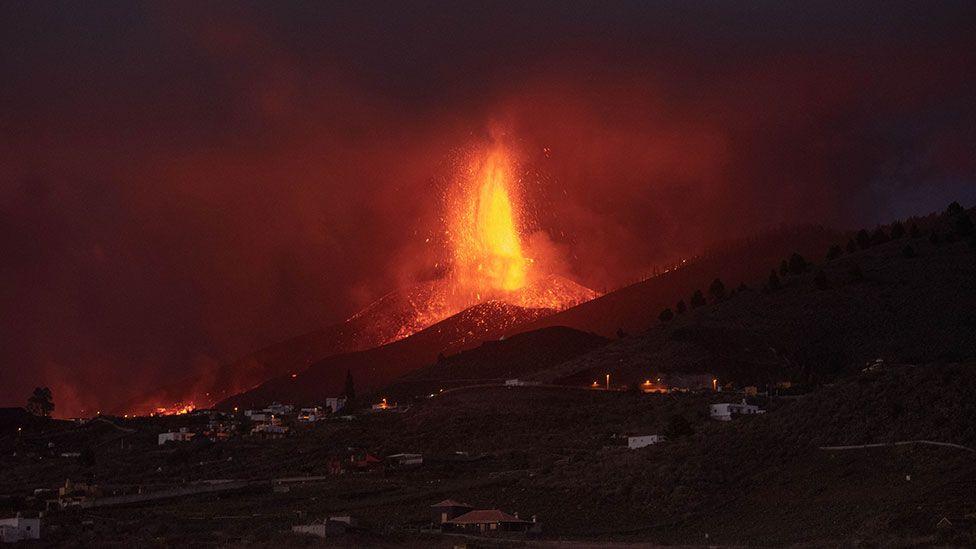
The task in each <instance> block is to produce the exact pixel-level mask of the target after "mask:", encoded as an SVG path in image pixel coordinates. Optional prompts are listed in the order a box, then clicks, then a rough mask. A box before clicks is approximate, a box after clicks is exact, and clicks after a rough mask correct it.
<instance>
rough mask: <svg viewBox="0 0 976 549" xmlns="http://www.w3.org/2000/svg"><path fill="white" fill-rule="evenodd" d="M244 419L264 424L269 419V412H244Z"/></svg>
mask: <svg viewBox="0 0 976 549" xmlns="http://www.w3.org/2000/svg"><path fill="white" fill-rule="evenodd" d="M244 417H246V418H248V419H250V420H251V421H255V422H264V421H268V420H269V419H271V412H267V411H265V410H244Z"/></svg>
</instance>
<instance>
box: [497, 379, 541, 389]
mask: <svg viewBox="0 0 976 549" xmlns="http://www.w3.org/2000/svg"><path fill="white" fill-rule="evenodd" d="M536 385H542V382H541V381H526V380H524V379H518V378H515V379H506V380H505V386H506V387H533V386H536Z"/></svg>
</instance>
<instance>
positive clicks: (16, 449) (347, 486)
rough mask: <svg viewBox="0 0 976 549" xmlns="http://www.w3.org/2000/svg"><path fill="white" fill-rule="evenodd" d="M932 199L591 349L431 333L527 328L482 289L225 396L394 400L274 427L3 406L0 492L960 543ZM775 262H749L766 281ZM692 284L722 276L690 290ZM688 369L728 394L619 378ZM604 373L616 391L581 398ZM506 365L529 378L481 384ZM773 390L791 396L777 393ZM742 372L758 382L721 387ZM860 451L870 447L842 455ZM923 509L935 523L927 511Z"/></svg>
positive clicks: (949, 283)
mask: <svg viewBox="0 0 976 549" xmlns="http://www.w3.org/2000/svg"><path fill="white" fill-rule="evenodd" d="M950 213H951V210H950ZM950 213H946V214H942V215H939V216H930V217H928V218H924V219H920V220H916V222H917V224H918V227H916V230H914V231H908V230H905V229H901V230H899V229H897V228H895V227H894V226H892V227H884V228H879V230H880V231H881V232H878V231H874V232H875V233H877V234H878V235H881V236H877V238H875V239H874V241H872V242H867V241H866V240H863V239H862V241H863V245H857V244H855V245H853V246H851V247H850V249H849V250H848V249H847V246H846V241H847V238H848V237H851V238H857V236H856V235H853V234H852V235H847V236H844V237H839V236H838V237H837V240H836V242H835V243H836V244H838V245H839V246H841V247H842V248H844V249H842V250H841V252H840V253H837V252H836V250H835V251H834V252H833V253H831V254H830V255H831V259H829V260H826V259H824V256H825V254H826V252H827V250H826V248H827V247H829V244H828V246H825V249H824V250H822V251H820V252H819V253H816V254H814V253H811V254H809V255H807V259H808V261H807V262H802V263H801V262H798V261H795V260H794V261H788V263H792V264H793V265H792V266H790V265H788V266H787V267H786V269H785V270H784V273H783V274H782V275H781V276H780V275H778V276H777V277H776V279H777V280H778V283H775V284H774V283H772V282H771V281H768V280H767V281H765V284H764V281H763V280H758V281H751V282H747V284H748V287H746V288H739V287H738V284H736V283H735V282H732V281H731V280H729V277H728V275H727V274H726V273H724V272H715V273H713V274H709V275H707V276H706V275H704V274H703V275H702V277H703V278H702V280H707V282H704V283H703V284H702V285H701V286H698V285H697V284H685V285H684V286H682V287H685V286H686V287H687V288H686V289H683V290H682V292H679V293H675V294H674V295H672V296H670V297H669V298H667V299H666V300H665V298H664V297H661V298H660V300H661V303H664V305H661V304H660V303H659V302H658V298H654V299H653V300H650V301H647V302H643V303H640V302H636V303H628V304H627V305H626V307H627V308H628V309H629V310H632V311H634V314H635V315H636V311H638V310H643V311H645V312H646V315H645V318H646V319H647V320H646V323H645V325H644V326H643V328H641V329H632V330H631V331H630V333H629V334H622V337H619V338H617V339H615V340H612V341H610V340H608V339H606V338H605V337H603V336H600V335H596V334H594V333H589V332H586V331H580V330H577V329H573V328H567V327H561V328H552V327H549V328H543V329H539V330H533V331H529V332H526V333H521V334H518V335H512V336H508V337H505V338H504V340H500V341H487V342H484V343H481V344H480V345H478V346H476V347H474V348H470V349H467V350H461V349H462V348H463V347H462V346H460V345H457V344H456V343H454V342H457V341H460V340H465V338H468V337H470V335H471V333H470V332H469V331H467V330H466V329H465V328H464V327H467V326H491V327H492V328H491V329H490V330H489V329H488V328H485V330H484V331H483V332H478V337H481V338H484V339H488V340H491V339H499V337H500V336H501V335H503V334H506V333H507V330H509V329H512V328H513V327H512V326H499V325H498V324H495V323H492V321H493V320H496V317H495V316H494V315H496V314H500V315H502V317H503V318H509V317H510V315H512V314H514V313H520V312H521V313H524V314H525V315H526V316H524V317H520V318H521V320H520V322H521V323H523V324H522V325H524V322H525V320H526V319H532V318H536V317H533V315H537V316H538V315H541V314H547V312H538V313H537V312H534V311H532V310H522V311H513V310H510V309H508V308H506V307H505V306H503V305H499V304H497V303H488V304H485V305H483V306H479V307H476V308H474V309H470V310H468V311H466V312H465V313H462V316H461V317H460V318H463V319H464V322H458V321H457V319H456V318H453V319H449V321H445V322H444V323H441V324H438V325H436V326H434V327H432V328H431V329H429V330H425V331H424V332H421V333H418V334H416V335H414V336H412V337H410V338H407V339H404V340H402V341H399V342H397V343H394V344H391V345H387V346H384V347H380V348H377V349H371V350H369V351H365V352H360V353H350V354H346V355H338V356H334V357H331V358H328V359H326V360H324V361H322V362H320V363H317V364H315V365H313V366H311V367H310V368H309V369H308V370H307V371H306V372H304V373H302V374H300V375H298V376H297V377H295V378H291V377H290V376H286V377H284V378H280V379H277V380H273V381H272V382H269V383H266V384H264V385H262V386H261V387H259V388H258V389H256V390H255V391H251V392H249V393H245V394H244V395H242V396H240V397H236V399H235V400H229V401H225V403H224V406H225V407H226V408H227V409H229V407H232V406H245V405H251V404H255V405H265V404H267V403H269V402H271V401H272V400H282V401H290V402H296V403H303V402H304V401H308V402H316V401H319V400H320V399H321V398H322V397H323V396H325V394H327V393H328V392H329V391H333V392H338V391H341V385H342V382H343V381H344V379H345V374H346V371H347V370H348V371H351V372H352V373H353V376H354V378H355V379H356V384H357V388H361V391H360V394H363V393H366V394H367V396H379V394H381V393H379V391H381V390H382V391H389V394H390V395H391V396H399V397H401V398H402V399H403V402H401V404H409V405H410V406H409V408H408V409H406V410H405V411H401V412H380V413H370V412H369V411H368V410H361V411H359V413H356V414H354V415H355V417H354V418H353V419H343V418H338V417H334V418H330V419H329V420H328V421H324V422H320V423H317V424H313V425H310V426H302V425H294V426H293V427H294V432H293V433H292V434H291V436H289V437H287V438H284V439H281V440H259V439H256V438H253V437H250V436H242V437H233V438H231V439H229V440H227V441H223V442H216V443H212V442H208V441H201V440H195V441H193V442H191V443H184V444H182V445H172V444H171V445H168V446H163V447H160V446H157V444H156V436H157V434H158V433H160V432H163V431H167V430H171V429H174V428H176V427H180V426H187V427H189V428H191V429H194V428H197V429H199V428H200V427H201V425H200V422H201V421H205V420H203V419H202V418H194V417H187V416H183V417H161V418H135V419H126V418H100V419H96V420H93V421H91V422H89V423H87V424H85V425H77V424H74V423H70V422H62V421H54V420H43V419H37V418H33V419H31V418H25V417H23V415H22V414H17V413H14V412H11V413H5V414H4V415H3V422H4V425H3V426H0V427H2V428H0V448H3V449H4V451H3V453H2V456H0V468H2V470H3V471H4V474H3V475H2V477H0V495H2V498H0V506H2V507H3V510H4V512H13V511H14V510H17V509H24V508H28V509H30V508H38V507H39V506H40V505H41V501H40V499H41V498H35V497H34V490H35V489H38V488H47V489H51V488H55V487H57V486H58V485H61V484H63V482H64V480H65V479H66V478H71V479H74V480H76V481H78V480H84V479H88V478H90V479H92V480H93V481H94V482H96V483H99V484H101V485H103V486H106V487H112V486H117V487H129V488H132V487H136V486H139V487H143V488H145V489H146V490H148V491H152V490H154V489H163V488H171V487H174V486H195V484H194V483H198V482H200V481H205V480H218V479H222V480H228V479H234V480H239V481H248V483H247V484H246V486H243V487H242V488H240V489H236V490H235V491H233V492H228V493H225V494H223V495H196V496H191V497H184V498H181V499H168V500H163V501H158V502H154V503H147V504H142V505H128V506H118V507H105V508H97V509H92V510H80V509H74V510H72V509H69V510H66V511H64V512H59V513H54V514H52V515H50V516H49V517H48V518H47V519H46V530H45V532H46V534H45V543H47V544H51V545H72V544H92V543H96V542H97V543H102V544H109V545H115V544H121V543H127V544H132V543H135V544H138V545H150V544H155V545H179V546H187V545H196V544H209V545H259V546H271V545H277V546H280V545H301V544H308V543H311V542H312V541H313V540H311V539H309V538H306V537H302V536H298V535H295V534H292V533H290V531H289V529H290V527H291V525H294V524H300V523H305V522H309V521H311V520H321V519H323V518H325V517H327V516H329V515H331V514H351V515H354V516H356V517H357V518H358V519H359V520H360V521H361V523H362V525H363V531H362V532H360V533H358V534H347V535H345V536H344V537H340V538H337V539H335V540H333V541H335V542H336V543H338V544H340V545H346V546H392V545H395V544H403V545H408V546H416V547H426V546H451V545H452V544H454V543H455V542H456V541H458V540H457V539H455V538H451V537H448V536H441V535H439V534H434V533H429V532H425V531H424V530H423V528H424V527H425V526H426V525H427V524H428V523H429V506H430V505H431V504H433V503H436V502H438V501H440V500H443V499H446V498H451V499H456V500H460V501H466V502H468V503H471V504H472V505H475V506H478V507H486V508H500V509H503V510H505V511H507V512H512V513H514V512H518V513H520V516H522V517H530V516H537V517H538V519H539V520H540V521H541V522H542V523H543V525H544V537H543V539H542V541H540V543H551V544H554V545H558V544H559V540H573V541H575V542H580V543H593V544H596V545H599V544H604V543H607V542H611V541H613V542H635V543H653V544H669V545H670V544H680V545H693V546H695V545H706V544H708V545H745V544H748V545H760V546H782V545H801V546H817V547H820V546H852V547H854V546H933V545H935V546H946V545H948V546H972V545H973V544H974V543H976V528H974V523H976V520H974V518H976V422H974V421H973V418H974V417H976V399H974V398H973V396H974V395H976V313H974V311H976V243H974V242H973V240H972V236H971V233H966V232H965V224H964V223H960V222H959V219H960V216H961V215H967V214H966V213H965V212H964V213H963V214H959V213H958V212H956V213H954V214H952V215H950ZM968 215H972V213H969V214H968ZM913 224H914V223H913ZM906 225H907V224H906ZM960 227H961V228H962V229H960ZM882 233H883V234H882ZM903 233H904V234H903ZM889 235H891V236H890V237H889ZM882 236H883V237H884V238H882ZM786 249H787V250H789V248H786ZM791 253H793V252H787V253H786V254H784V255H783V256H782V257H778V258H774V259H771V260H769V261H768V262H767V264H765V265H762V266H757V267H754V272H756V273H765V275H764V276H768V275H769V271H770V270H771V269H775V270H776V271H777V272H779V268H780V265H779V264H780V260H782V259H788V258H789V255H790V254H791ZM683 271H684V269H681V270H679V271H678V272H677V273H675V274H668V275H665V277H659V278H658V279H651V280H649V281H647V282H645V283H642V284H646V285H647V287H651V286H653V283H654V281H655V280H660V278H667V277H670V276H678V275H679V274H680V273H681V272H683ZM715 277H721V278H722V279H723V280H726V284H727V291H726V292H717V293H714V294H712V295H709V292H707V287H708V285H709V284H710V283H711V280H712V279H714V278H715ZM732 280H735V279H732ZM750 280H751V279H750ZM697 287H701V288H702V289H703V290H704V291H706V296H708V297H707V298H706V299H705V301H706V302H705V303H704V304H702V305H700V306H698V307H696V308H690V309H688V310H687V311H685V312H684V313H682V314H677V315H675V316H674V318H673V319H670V320H658V318H657V317H658V314H659V313H660V312H661V307H662V306H669V305H670V306H672V308H673V306H674V304H675V303H676V302H677V301H678V300H679V299H683V300H685V301H686V302H688V301H689V297H690V296H689V295H688V294H689V293H690V292H691V291H693V290H694V289H696V288H697ZM733 289H734V290H735V291H734V293H733V292H732V290H733ZM635 291H636V290H634V289H633V287H631V289H625V290H622V292H624V293H623V294H622V295H629V296H633V295H634V294H632V293H630V292H635ZM656 291H657V290H655V292H656ZM608 298H609V300H607V301H604V303H605V304H608V303H610V304H612V303H620V304H622V303H624V301H625V300H624V299H623V298H620V297H619V296H615V295H614V294H611V295H610V296H608ZM604 299H607V298H604ZM618 300H620V301H618ZM604 306H605V307H607V308H606V310H610V309H612V308H613V307H616V306H617V305H614V306H613V307H611V306H610V305H604ZM604 306H601V307H604ZM620 306H621V307H622V306H623V305H620ZM594 311H595V310H594V309H591V310H590V312H591V313H593V314H596V313H595V312H594ZM569 312H570V313H573V310H570V311H569ZM560 314H561V315H565V314H566V313H560ZM573 314H577V313H573ZM464 315H467V316H464ZM553 316H559V315H553ZM584 316H588V315H584ZM547 318H552V317H547ZM564 318H566V317H564ZM635 318H636V316H635ZM479 320H480V321H483V322H479ZM486 323H487V324H486ZM492 330H494V331H492ZM466 341H469V342H470V341H471V340H470V339H467V340H466ZM452 345H455V346H454V347H453V349H455V351H452V352H447V353H444V355H443V356H442V357H440V358H438V357H437V353H438V352H441V351H439V350H438V349H447V348H452V347H451V346H452ZM876 359H881V361H880V362H877V361H876ZM696 372H709V373H714V374H716V375H717V376H718V377H719V378H720V379H721V381H722V383H721V384H722V385H724V386H725V387H726V391H727V392H713V391H710V390H705V391H691V392H672V393H668V394H645V393H641V392H638V391H636V390H634V389H635V385H636V383H637V382H639V381H640V380H643V379H645V378H650V377H653V376H654V375H656V374H661V373H696ZM604 373H611V375H612V378H613V380H614V383H613V385H614V388H616V389H618V390H610V391H608V390H593V389H590V388H588V385H589V382H590V381H591V380H592V379H594V378H596V376H598V375H602V374H604ZM515 377H517V378H520V379H531V380H536V381H539V382H543V383H544V385H542V386H518V387H505V386H502V385H501V384H502V383H503V382H504V380H505V379H509V378H515ZM780 382H789V383H790V384H791V385H792V387H791V388H789V389H786V390H783V391H780V390H779V389H777V388H776V384H780V387H783V386H784V385H783V384H782V383H780ZM747 385H755V386H757V387H758V389H759V391H760V394H759V395H756V396H753V395H752V394H746V393H745V392H740V391H739V389H740V388H743V387H744V386H747ZM625 386H627V387H629V388H627V389H625ZM767 387H769V388H770V389H771V391H770V394H768V395H764V394H761V393H762V392H763V390H764V389H766V388H767ZM435 388H437V390H436V391H435V390H434V389H435ZM441 388H444V389H445V390H444V391H443V392H440V389H441ZM428 391H429V393H428ZM370 392H373V393H374V395H369V393H370ZM383 394H385V393H383ZM420 395H427V396H423V397H421V396H420ZM742 399H746V400H748V401H750V402H752V403H755V404H758V405H760V406H762V407H763V409H764V410H765V411H766V412H765V413H764V414H761V415H755V416H747V417H738V418H736V419H734V420H733V421H731V422H719V421H715V420H712V419H710V418H709V415H708V405H709V404H710V403H717V402H731V401H739V400H742ZM364 404H368V402H366V401H365V400H362V401H361V402H360V405H364ZM15 425H17V426H22V427H23V431H21V432H18V431H17V430H16V429H15V428H14V426H15ZM647 434H658V435H665V436H666V437H667V441H665V442H663V443H659V444H656V445H653V446H650V447H646V448H642V449H639V450H629V449H627V448H626V440H625V438H623V436H625V435H647ZM933 442H934V443H940V444H943V445H940V444H932V443H933ZM896 443H897V444H896ZM871 444H874V445H880V446H875V447H858V446H861V445H871ZM945 444H948V445H945ZM836 446H854V448H840V449H838V448H831V447H836ZM349 448H362V449H368V450H369V451H370V452H371V453H372V454H373V455H376V456H380V457H382V456H388V455H390V454H394V453H401V452H407V453H421V454H423V457H424V463H423V465H422V466H420V467H418V468H415V469H396V468H392V467H388V468H386V469H385V470H384V471H377V472H372V473H346V474H342V475H330V474H329V463H330V460H332V459H333V457H334V456H340V455H343V453H344V452H347V451H348V449H349ZM62 452H81V453H84V454H87V455H88V457H89V458H90V459H81V458H75V457H60V454H61V453H62ZM287 477H312V478H307V479H305V480H304V481H300V482H298V481H282V480H281V479H285V478H287ZM276 479H278V481H276ZM273 487H276V488H274V489H273ZM944 517H950V518H952V522H953V525H952V526H949V527H937V524H938V523H939V522H940V520H942V519H943V518H944ZM465 542H466V543H469V544H470V545H471V546H483V545H491V544H492V542H489V541H478V540H472V539H466V540H465ZM499 543H501V542H499ZM514 543H516V544H519V543H523V542H522V541H518V540H516V541H515V542H514Z"/></svg>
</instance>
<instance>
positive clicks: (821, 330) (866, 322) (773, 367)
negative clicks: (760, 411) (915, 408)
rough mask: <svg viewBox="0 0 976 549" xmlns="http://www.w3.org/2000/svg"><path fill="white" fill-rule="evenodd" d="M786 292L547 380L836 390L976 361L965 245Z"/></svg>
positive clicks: (885, 255) (879, 261)
mask: <svg viewBox="0 0 976 549" xmlns="http://www.w3.org/2000/svg"><path fill="white" fill-rule="evenodd" d="M906 247H910V248H911V252H910V253H909V252H906ZM775 265H776V264H775V263H773V264H772V265H770V266H769V267H770V268H772V267H774V266H775ZM766 272H767V273H768V272H769V268H767V269H766ZM821 272H822V273H823V277H822V278H820V280H819V281H818V276H819V274H820V273H821ZM782 284H783V287H782V288H780V289H777V290H770V291H767V290H763V289H762V288H756V287H753V288H752V289H750V290H746V291H739V292H736V293H735V295H733V296H732V297H730V298H727V299H725V300H722V301H720V302H713V303H711V304H709V305H706V306H703V307H701V308H698V309H693V310H689V311H688V312H686V313H684V314H681V315H677V316H676V317H675V319H674V320H672V321H670V322H665V323H662V322H657V323H656V324H657V325H656V326H654V327H653V328H651V329H650V330H646V331H644V332H641V333H637V334H633V335H632V336H630V337H626V338H623V339H620V340H618V341H615V342H614V343H612V344H610V345H608V346H606V347H603V348H600V349H597V350H595V351H593V352H591V353H588V354H587V355H583V356H581V357H578V358H577V359H574V360H571V361H569V362H567V363H564V364H562V365H560V366H558V367H556V368H554V369H551V370H549V371H547V372H542V373H540V374H538V376H537V377H538V378H539V379H542V380H546V381H559V382H563V383H571V384H584V383H587V382H588V381H590V380H591V379H595V377H594V376H600V375H603V373H604V372H606V371H610V372H611V373H612V374H614V379H616V380H618V381H619V382H621V383H633V382H637V381H639V380H643V379H645V378H646V377H650V376H653V375H655V374H658V373H666V372H695V373H706V372H707V373H713V374H716V375H717V376H718V377H719V379H720V380H722V381H723V382H724V381H729V380H731V381H734V382H736V383H737V384H739V385H740V386H741V385H743V384H744V385H751V384H756V385H759V386H763V385H765V384H767V383H773V382H777V381H781V380H792V381H794V382H798V381H799V382H811V383H820V382H826V381H829V380H831V379H833V378H835V377H836V376H838V375H842V374H844V373H849V372H852V371H856V370H860V369H861V368H863V367H864V366H865V363H866V362H867V361H869V360H874V359H876V358H882V359H884V360H886V361H887V362H889V363H913V364H917V363H923V362H931V361H959V360H967V359H974V358H976V254H974V252H973V249H972V247H971V246H970V245H968V244H967V243H966V242H963V241H956V242H952V243H940V244H933V243H932V242H931V241H930V240H929V239H928V238H927V237H918V238H902V239H899V240H895V241H891V242H888V243H885V244H881V245H878V246H874V247H871V248H868V249H866V250H861V251H857V252H854V253H850V254H844V255H842V256H841V257H839V258H836V259H833V260H831V261H827V262H825V263H823V264H821V265H814V266H811V267H810V268H808V269H807V270H806V272H804V273H803V274H799V275H788V276H785V277H784V278H783V279H782ZM680 297H681V296H674V300H677V299H678V298H680Z"/></svg>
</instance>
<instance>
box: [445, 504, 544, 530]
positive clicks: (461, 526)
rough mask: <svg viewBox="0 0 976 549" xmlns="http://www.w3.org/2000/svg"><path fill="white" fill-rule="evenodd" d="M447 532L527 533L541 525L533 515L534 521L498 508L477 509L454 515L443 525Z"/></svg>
mask: <svg viewBox="0 0 976 549" xmlns="http://www.w3.org/2000/svg"><path fill="white" fill-rule="evenodd" d="M441 528H442V529H444V530H445V531H447V532H460V533H470V534H482V535H492V534H497V533H502V532H509V533H511V532H520V533H526V532H529V531H530V530H533V531H538V530H539V527H538V525H537V523H536V522H535V517H533V519H532V522H529V521H527V520H522V519H520V518H518V515H517V514H516V515H509V514H508V513H506V512H504V511H500V510H498V509H475V510H474V511H468V512H467V513H465V514H463V515H460V516H457V517H454V518H452V519H450V520H448V521H446V522H444V523H443V524H442V525H441Z"/></svg>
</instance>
